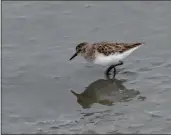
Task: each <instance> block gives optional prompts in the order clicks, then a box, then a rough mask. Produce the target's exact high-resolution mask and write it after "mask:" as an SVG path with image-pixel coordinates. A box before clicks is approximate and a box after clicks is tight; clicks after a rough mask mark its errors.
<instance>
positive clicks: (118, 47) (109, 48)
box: [93, 42, 142, 56]
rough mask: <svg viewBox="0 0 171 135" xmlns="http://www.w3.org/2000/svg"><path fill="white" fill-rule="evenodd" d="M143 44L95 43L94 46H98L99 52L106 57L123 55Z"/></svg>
mask: <svg viewBox="0 0 171 135" xmlns="http://www.w3.org/2000/svg"><path fill="white" fill-rule="evenodd" d="M141 44H142V43H110V42H100V43H94V44H93V46H94V45H95V46H97V48H96V49H97V51H98V52H99V53H103V54H104V55H105V56H108V55H111V54H114V53H123V52H125V51H128V50H129V49H131V48H134V47H137V46H139V45H141Z"/></svg>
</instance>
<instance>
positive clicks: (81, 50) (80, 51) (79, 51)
mask: <svg viewBox="0 0 171 135" xmlns="http://www.w3.org/2000/svg"><path fill="white" fill-rule="evenodd" d="M86 45H88V43H87V42H82V43H80V44H78V45H77V46H76V48H75V50H76V52H75V54H74V55H73V56H72V57H71V58H70V59H69V60H72V59H73V58H75V57H76V56H77V55H79V54H81V55H83V56H84V54H85V53H86Z"/></svg>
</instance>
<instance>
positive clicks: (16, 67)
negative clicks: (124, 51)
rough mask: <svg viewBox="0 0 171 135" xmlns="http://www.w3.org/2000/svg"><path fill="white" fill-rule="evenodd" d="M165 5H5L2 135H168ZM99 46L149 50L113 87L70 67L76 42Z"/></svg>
mask: <svg viewBox="0 0 171 135" xmlns="http://www.w3.org/2000/svg"><path fill="white" fill-rule="evenodd" d="M170 4H171V3H170V2H161V1H156V2H155V1H154V2H152V1H142V2H141V1H139V2H138V1H137V2H135V1H134V2H119V1H115V2H112V1H108V2H103V1H101V2H91V1H89V2H69V1H65V2H60V1H58V2H46V1H43V2H35V1H34V2H31V1H30V2H29V1H27V2H2V132H3V133H171V105H170V102H171V98H170V95H171V89H170V88H171V84H170V82H171V60H170V57H171V53H170V51H171V45H170V43H171V38H170V37H171V27H170V22H171V8H170ZM103 40H107V41H118V42H137V41H143V42H145V43H146V44H145V45H144V46H142V47H141V48H139V49H138V50H136V51H135V52H134V53H132V54H131V55H130V56H129V57H128V58H127V59H126V60H125V63H124V65H123V66H122V67H118V68H117V70H118V72H119V73H118V74H117V75H116V80H114V82H113V83H111V82H110V81H109V80H108V81H107V80H106V78H105V77H104V70H105V69H106V67H99V66H92V65H89V64H87V63H86V62H85V61H84V60H83V59H82V58H81V57H77V58H76V59H74V60H73V61H69V58H70V56H71V55H72V54H73V52H74V49H75V46H76V45H77V44H78V43H79V42H81V41H89V42H94V41H103ZM101 81H102V82H101ZM108 83H109V84H108ZM92 84H93V85H92ZM89 86H91V88H90V87H89ZM101 87H103V89H101ZM88 88H89V89H88ZM87 89H88V90H87ZM119 89H121V90H123V89H125V90H130V91H132V92H133V93H130V91H129V92H128V93H130V94H128V97H130V100H124V102H122V101H121V100H120V98H116V97H119V96H117V95H118V94H116V96H113V95H112V94H111V93H113V92H114V91H116V90H119ZM71 90H73V91H74V92H76V93H83V92H84V91H86V90H87V91H89V92H87V93H89V94H88V95H89V96H88V97H87V96H84V97H83V99H84V100H83V101H82V102H83V103H82V104H79V103H77V98H76V97H75V95H73V94H72V93H71ZM98 90H99V92H97V91H98ZM105 90H106V91H105ZM93 91H94V92H93ZM136 91H138V93H137V94H136ZM85 95H86V94H85ZM114 95H115V94H114ZM121 96H122V94H121ZM89 97H90V98H89ZM87 101H88V106H87ZM85 104H86V106H84V105H85Z"/></svg>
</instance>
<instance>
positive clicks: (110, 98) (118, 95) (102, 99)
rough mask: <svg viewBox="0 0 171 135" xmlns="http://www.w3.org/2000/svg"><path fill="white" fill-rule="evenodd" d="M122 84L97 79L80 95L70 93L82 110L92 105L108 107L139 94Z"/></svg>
mask: <svg viewBox="0 0 171 135" xmlns="http://www.w3.org/2000/svg"><path fill="white" fill-rule="evenodd" d="M122 83H123V81H121V80H117V79H113V80H111V79H107V80H105V79H99V80H97V81H95V82H93V83H91V84H90V85H89V86H88V87H87V88H86V90H85V91H84V92H82V93H81V94H77V93H76V92H74V91H72V90H71V92H72V93H73V94H74V95H75V96H76V97H77V102H78V103H79V104H80V105H81V106H82V107H83V108H90V107H91V105H92V104H93V103H99V104H102V105H108V106H110V105H112V104H113V103H115V102H124V101H125V102H126V101H129V100H131V99H132V98H134V97H135V96H136V95H139V94H140V92H139V91H135V90H133V89H130V90H128V89H127V88H125V86H124V85H123V84H122Z"/></svg>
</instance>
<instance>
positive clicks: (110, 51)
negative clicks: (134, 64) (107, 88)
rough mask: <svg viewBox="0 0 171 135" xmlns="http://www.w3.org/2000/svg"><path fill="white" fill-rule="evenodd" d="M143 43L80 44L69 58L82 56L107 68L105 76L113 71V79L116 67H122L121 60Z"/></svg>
mask: <svg viewBox="0 0 171 135" xmlns="http://www.w3.org/2000/svg"><path fill="white" fill-rule="evenodd" d="M143 44H144V43H140V42H137V43H113V42H104V41H103V42H96V43H92V44H90V43H88V42H82V43H80V44H78V45H77V46H76V52H75V54H74V55H73V56H72V57H71V58H70V60H72V59H73V58H74V57H76V56H77V55H79V54H80V55H81V56H83V57H84V58H85V59H86V60H87V61H89V62H91V63H94V64H98V65H104V66H109V67H108V68H107V70H106V72H105V73H106V75H107V76H108V75H109V74H110V71H111V70H112V69H114V77H115V75H116V69H115V67H116V66H119V65H123V59H125V58H126V57H127V56H129V55H130V54H131V53H132V52H133V51H134V50H136V49H137V48H138V47H140V46H141V45H143Z"/></svg>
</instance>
